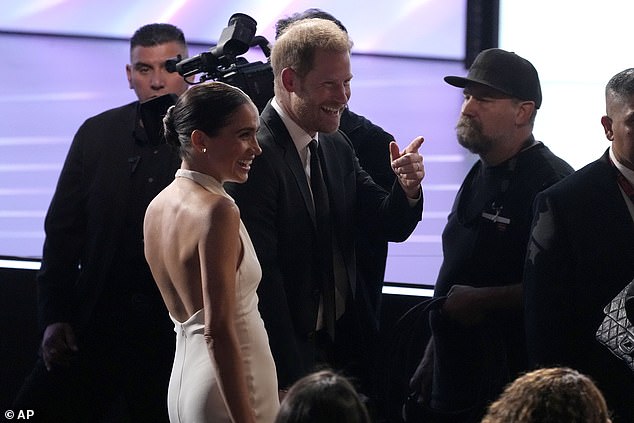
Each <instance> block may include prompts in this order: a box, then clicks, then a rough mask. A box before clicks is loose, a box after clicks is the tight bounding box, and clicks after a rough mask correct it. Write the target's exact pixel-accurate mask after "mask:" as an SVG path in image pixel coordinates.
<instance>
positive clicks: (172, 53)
mask: <svg viewBox="0 0 634 423" xmlns="http://www.w3.org/2000/svg"><path fill="white" fill-rule="evenodd" d="M188 55H189V53H188V49H187V43H186V41H185V35H184V34H183V31H181V30H180V29H179V28H178V27H176V26H174V25H171V24H167V23H152V24H148V25H144V26H142V27H141V28H139V29H137V30H136V32H135V33H134V35H133V36H132V38H131V39H130V63H129V64H128V65H126V74H127V78H128V83H129V85H130V88H131V89H133V90H134V92H135V94H136V96H137V98H138V99H139V101H141V102H144V101H147V100H150V99H152V98H154V97H159V96H162V95H165V94H176V95H181V94H182V93H184V92H185V90H187V87H188V84H187V82H186V81H185V80H184V79H183V77H182V76H180V75H179V74H178V73H177V72H168V71H167V69H166V67H165V63H166V62H167V60H168V59H174V58H176V57H177V56H181V57H182V58H185V57H187V56H188Z"/></svg>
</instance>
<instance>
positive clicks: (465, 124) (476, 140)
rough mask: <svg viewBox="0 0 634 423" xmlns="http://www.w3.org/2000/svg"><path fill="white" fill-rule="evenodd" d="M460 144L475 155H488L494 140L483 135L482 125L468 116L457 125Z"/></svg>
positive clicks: (461, 118) (463, 117)
mask: <svg viewBox="0 0 634 423" xmlns="http://www.w3.org/2000/svg"><path fill="white" fill-rule="evenodd" d="M456 135H457V137H458V143H460V145H461V146H463V147H464V148H466V149H467V150H469V151H470V152H472V153H473V154H478V155H481V154H486V153H488V152H489V151H491V149H492V148H493V142H494V140H493V139H492V138H490V137H487V136H485V135H484V134H483V133H482V125H480V124H479V123H478V122H476V121H474V120H473V119H469V118H468V117H466V116H461V117H460V120H458V123H457V124H456Z"/></svg>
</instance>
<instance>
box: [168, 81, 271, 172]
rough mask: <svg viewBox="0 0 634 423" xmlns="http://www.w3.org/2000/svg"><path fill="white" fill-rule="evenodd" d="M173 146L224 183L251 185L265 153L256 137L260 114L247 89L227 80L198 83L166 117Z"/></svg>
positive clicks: (186, 160) (189, 161)
mask: <svg viewBox="0 0 634 423" xmlns="http://www.w3.org/2000/svg"><path fill="white" fill-rule="evenodd" d="M163 124H164V134H165V139H166V141H167V143H168V144H170V145H172V146H175V147H176V148H178V151H179V155H180V156H181V158H182V159H183V162H184V163H185V164H186V165H187V166H186V168H193V169H196V170H198V171H200V172H204V173H207V174H209V175H211V176H213V177H214V178H216V179H217V180H218V181H220V182H225V181H233V182H245V181H246V180H247V177H248V173H249V169H250V166H251V162H252V161H253V159H254V158H255V156H257V155H259V154H260V153H261V152H262V150H261V149H260V146H259V144H258V142H257V139H256V136H255V134H256V132H257V129H258V125H259V116H258V110H257V108H256V107H255V104H253V101H251V99H250V98H249V96H248V95H246V94H245V93H244V92H243V91H242V90H240V89H239V88H236V87H234V86H231V85H228V84H225V83H223V82H215V81H211V82H205V83H202V84H197V85H194V86H193V87H192V88H190V89H189V90H187V91H186V92H185V93H184V94H183V95H181V96H180V97H179V99H178V101H177V102H176V104H175V105H174V106H172V107H170V108H169V109H168V111H167V113H166V114H165V117H164V118H163Z"/></svg>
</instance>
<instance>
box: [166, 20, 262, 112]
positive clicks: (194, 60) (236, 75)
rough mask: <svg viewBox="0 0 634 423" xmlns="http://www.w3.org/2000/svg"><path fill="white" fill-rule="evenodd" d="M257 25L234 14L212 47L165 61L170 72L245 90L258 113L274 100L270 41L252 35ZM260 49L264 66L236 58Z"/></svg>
mask: <svg viewBox="0 0 634 423" xmlns="http://www.w3.org/2000/svg"><path fill="white" fill-rule="evenodd" d="M256 27H257V22H256V21H255V19H253V18H252V17H250V16H249V15H246V14H244V13H234V14H233V15H231V17H230V18H229V24H228V26H227V27H226V28H224V29H223V30H222V33H221V34H220V39H219V40H218V44H216V46H215V47H213V48H211V49H209V51H207V52H203V53H200V54H198V55H196V56H193V57H190V58H186V59H182V57H180V55H179V56H178V57H176V58H175V59H169V60H168V61H167V62H166V68H167V70H168V71H169V72H178V74H179V75H181V76H182V77H183V78H188V77H191V76H194V75H197V74H202V75H201V76H200V77H199V78H198V81H195V82H191V83H192V84H199V83H201V82H205V81H208V80H214V81H220V82H224V83H227V84H229V85H233V86H234V87H238V88H240V89H241V90H242V91H244V92H245V93H246V94H247V95H248V96H249V97H251V100H253V102H254V103H255V105H256V106H257V108H258V110H259V111H262V109H264V106H266V103H267V102H268V101H269V100H270V99H271V98H273V71H272V69H271V65H270V63H269V58H270V55H271V47H270V44H269V41H268V40H267V39H266V38H264V37H263V36H260V35H257V36H256V35H255V31H256ZM256 46H258V47H260V49H261V50H262V53H264V55H265V57H266V58H267V61H266V63H263V62H252V63H249V62H248V61H247V59H246V58H244V57H239V56H241V55H243V54H244V53H246V52H247V51H249V48H251V47H256Z"/></svg>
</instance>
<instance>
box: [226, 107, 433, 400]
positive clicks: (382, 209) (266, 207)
mask: <svg viewBox="0 0 634 423" xmlns="http://www.w3.org/2000/svg"><path fill="white" fill-rule="evenodd" d="M260 123H261V126H260V129H259V131H258V135H257V136H258V141H259V143H260V146H261V147H262V151H263V152H262V155H261V156H259V157H257V158H256V159H255V160H254V162H253V165H252V168H251V171H250V173H249V179H248V181H247V182H246V183H245V184H241V185H235V184H228V186H227V189H228V191H229V193H230V194H231V195H232V196H233V197H234V198H235V199H236V203H237V204H238V206H239V208H240V213H241V217H242V220H243V221H244V223H245V225H246V227H247V229H248V231H249V234H250V236H251V238H252V240H253V244H254V246H255V249H256V252H257V255H258V259H259V260H260V264H261V266H262V281H261V283H260V286H259V289H258V295H259V299H260V303H259V308H260V312H261V314H262V318H263V320H264V323H265V326H266V329H267V332H268V335H269V341H270V345H271V350H272V352H273V356H274V358H275V364H276V366H277V371H278V382H279V386H280V387H282V388H284V387H288V386H289V385H290V384H292V383H293V382H294V381H295V380H297V379H298V378H300V377H302V376H304V375H305V374H307V373H308V372H310V371H312V370H313V365H314V361H315V358H314V345H313V343H312V342H311V336H312V335H313V334H314V331H315V327H316V323H317V311H318V306H319V298H320V296H319V287H318V286H317V285H316V283H315V278H314V273H315V271H314V269H313V266H314V263H315V260H314V255H315V254H316V250H315V245H316V233H315V225H314V209H313V205H312V198H311V193H310V189H309V184H308V181H307V179H306V175H305V172H304V169H303V167H302V163H301V160H300V157H299V154H298V152H297V149H296V148H295V145H294V144H293V141H292V139H291V137H290V135H289V133H288V131H287V129H286V127H285V125H284V123H283V121H282V119H281V118H280V117H279V115H278V114H277V112H276V111H275V110H274V108H273V107H272V106H271V105H270V104H269V105H267V107H266V108H265V109H264V111H263V112H262V115H261V119H260ZM319 143H320V149H321V151H322V152H323V157H324V160H323V162H322V166H323V167H324V177H325V179H326V185H327V187H328V191H329V195H330V202H331V220H332V225H333V228H334V234H335V236H336V240H337V242H338V243H339V246H340V249H341V252H342V255H343V260H344V263H345V267H346V271H347V275H348V278H349V281H350V284H351V289H352V292H353V293H354V300H355V303H356V304H357V305H358V307H356V310H357V312H359V313H361V314H363V316H361V317H359V320H360V321H364V322H368V323H367V325H368V326H372V325H374V320H373V316H372V314H371V310H370V308H369V307H368V306H367V304H368V299H367V291H366V290H365V287H363V286H357V284H356V280H357V278H356V259H355V241H356V240H355V230H356V226H357V224H358V222H360V221H365V222H372V224H368V226H367V227H366V228H365V230H367V231H374V232H375V233H379V234H381V235H383V236H385V238H386V239H388V240H390V241H403V240H405V239H406V238H407V237H408V236H409V235H410V234H411V232H412V231H413V230H414V228H415V227H416V224H417V222H418V221H419V220H420V218H421V214H422V195H421V201H420V202H418V203H417V205H416V206H414V207H411V206H410V204H409V202H408V200H407V197H406V196H405V193H404V192H403V190H402V188H401V187H400V185H399V184H398V182H395V183H394V185H393V187H392V191H391V193H388V192H387V191H385V190H384V189H382V188H381V187H380V186H378V185H377V184H375V183H374V182H373V181H372V179H371V178H370V177H369V176H368V174H367V173H366V172H364V171H363V170H362V169H361V167H360V166H359V163H358V160H357V158H356V156H355V153H354V149H353V147H352V145H351V143H350V141H349V139H348V138H347V137H346V136H345V135H344V134H343V133H341V132H335V133H332V134H322V133H320V134H319ZM346 312H348V310H346ZM359 330H363V328H360V329H359ZM335 336H336V337H337V336H346V334H341V333H338V334H336V335H335ZM368 342H372V340H368Z"/></svg>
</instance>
